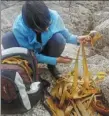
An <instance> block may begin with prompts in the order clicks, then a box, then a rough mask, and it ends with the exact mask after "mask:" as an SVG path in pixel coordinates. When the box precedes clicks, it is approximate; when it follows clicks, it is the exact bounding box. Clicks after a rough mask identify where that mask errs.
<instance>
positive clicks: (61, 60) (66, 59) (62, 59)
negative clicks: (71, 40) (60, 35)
mask: <svg viewBox="0 0 109 116" xmlns="http://www.w3.org/2000/svg"><path fill="white" fill-rule="evenodd" d="M71 62H72V58H69V57H67V56H66V57H63V56H60V57H58V58H57V63H71Z"/></svg>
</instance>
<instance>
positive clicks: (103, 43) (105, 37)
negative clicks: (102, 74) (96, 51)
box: [95, 19, 109, 49]
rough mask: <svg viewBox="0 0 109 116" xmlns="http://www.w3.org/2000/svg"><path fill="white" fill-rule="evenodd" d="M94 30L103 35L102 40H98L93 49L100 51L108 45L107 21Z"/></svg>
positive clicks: (108, 20)
mask: <svg viewBox="0 0 109 116" xmlns="http://www.w3.org/2000/svg"><path fill="white" fill-rule="evenodd" d="M95 30H97V31H99V32H100V33H101V34H102V35H103V39H101V40H99V41H98V42H97V44H96V46H95V47H97V48H100V49H101V48H103V47H104V46H106V45H109V19H107V20H105V21H104V22H102V23H101V24H100V25H98V26H97V27H95Z"/></svg>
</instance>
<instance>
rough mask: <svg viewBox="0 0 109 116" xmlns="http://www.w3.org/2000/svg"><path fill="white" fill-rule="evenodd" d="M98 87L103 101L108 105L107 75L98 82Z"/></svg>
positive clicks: (108, 85)
mask: <svg viewBox="0 0 109 116" xmlns="http://www.w3.org/2000/svg"><path fill="white" fill-rule="evenodd" d="M100 89H101V92H102V94H103V97H104V99H105V103H106V104H107V105H108V106H109V76H108V77H106V78H105V79H104V81H103V82H102V83H101V84H100Z"/></svg>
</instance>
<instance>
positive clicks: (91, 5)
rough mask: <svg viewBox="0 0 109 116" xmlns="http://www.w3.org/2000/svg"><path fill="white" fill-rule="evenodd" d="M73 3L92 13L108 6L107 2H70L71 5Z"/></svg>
mask: <svg viewBox="0 0 109 116" xmlns="http://www.w3.org/2000/svg"><path fill="white" fill-rule="evenodd" d="M75 3H76V4H79V5H81V6H84V7H85V8H87V9H89V10H90V11H91V12H92V13H94V12H96V11H100V10H102V9H103V8H105V7H108V6H109V2H108V1H79V0H77V1H72V4H75Z"/></svg>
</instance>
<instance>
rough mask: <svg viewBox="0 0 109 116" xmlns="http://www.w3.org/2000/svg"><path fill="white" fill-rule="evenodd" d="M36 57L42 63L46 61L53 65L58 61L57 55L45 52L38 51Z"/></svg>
mask: <svg viewBox="0 0 109 116" xmlns="http://www.w3.org/2000/svg"><path fill="white" fill-rule="evenodd" d="M36 58H37V60H38V62H40V63H46V64H51V65H56V64H57V61H56V58H55V57H50V56H45V55H43V54H38V53H36Z"/></svg>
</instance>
